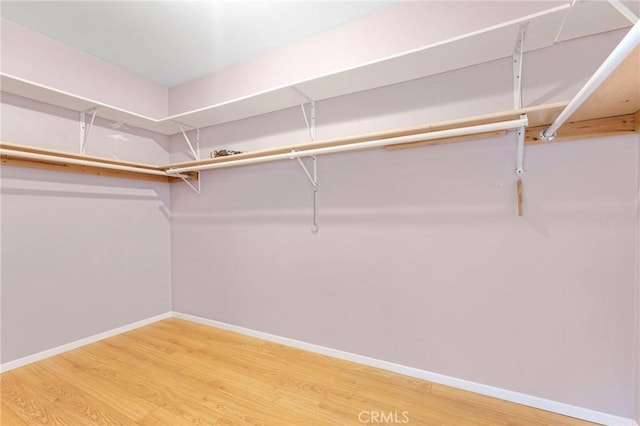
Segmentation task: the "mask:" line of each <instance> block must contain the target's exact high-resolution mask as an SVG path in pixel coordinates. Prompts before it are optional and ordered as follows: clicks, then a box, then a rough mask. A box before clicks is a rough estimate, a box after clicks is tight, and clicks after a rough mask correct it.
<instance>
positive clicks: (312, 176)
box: [292, 87, 319, 234]
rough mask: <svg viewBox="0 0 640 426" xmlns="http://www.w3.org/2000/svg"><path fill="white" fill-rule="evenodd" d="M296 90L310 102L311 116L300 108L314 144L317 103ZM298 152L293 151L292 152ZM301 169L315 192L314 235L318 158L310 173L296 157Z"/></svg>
mask: <svg viewBox="0 0 640 426" xmlns="http://www.w3.org/2000/svg"><path fill="white" fill-rule="evenodd" d="M294 89H295V90H296V91H297V92H298V93H299V94H300V95H302V96H304V97H305V98H306V99H307V100H308V101H309V115H308V116H307V110H306V109H305V106H304V104H300V108H301V109H302V116H303V117H304V123H305V124H306V126H307V131H308V132H309V137H310V138H311V141H312V142H315V140H316V102H315V101H314V100H312V99H310V98H309V97H308V96H307V95H305V94H304V93H302V92H301V91H300V90H299V89H298V88H295V87H294ZM295 151H296V150H295V149H293V150H292V152H295ZM296 160H298V163H299V164H300V167H302V170H304V172H305V174H306V175H307V178H309V182H311V188H312V191H313V222H312V224H311V232H313V233H314V234H317V233H318V229H319V228H318V163H317V160H316V156H315V155H312V156H311V161H312V165H313V170H312V172H309V169H308V168H307V166H306V165H305V164H304V162H303V161H302V159H301V158H300V157H296Z"/></svg>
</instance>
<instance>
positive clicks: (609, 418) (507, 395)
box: [173, 312, 638, 426]
mask: <svg viewBox="0 0 640 426" xmlns="http://www.w3.org/2000/svg"><path fill="white" fill-rule="evenodd" d="M173 317H174V318H180V319H183V320H187V321H192V322H196V323H199V324H204V325H208V326H211V327H216V328H220V329H223V330H228V331H233V332H236V333H240V334H244V335H247V336H252V337H257V338H259V339H263V340H267V341H270V342H274V343H280V344H283V345H287V346H292V347H294V348H298V349H303V350H306V351H310V352H315V353H319V354H322V355H328V356H331V357H334V358H339V359H344V360H347V361H352V362H355V363H358V364H363V365H368V366H371V367H376V368H380V369H383V370H388V371H393V372H395V373H399V374H404V375H406V376H411V377H416V378H419V379H423V380H427V381H430V382H434V383H439V384H442V385H446V386H451V387H454V388H458V389H464V390H467V391H471V392H475V393H478V394H482V395H487V396H491V397H494V398H499V399H503V400H506V401H511V402H515V403H517V404H522V405H527V406H529V407H534V408H538V409H541V410H546V411H551V412H554V413H558V414H563V415H565V416H570V417H575V418H578V419H582V420H587V421H591V422H595V423H600V424H604V425H609V426H638V424H637V423H636V422H635V421H634V420H632V419H627V418H624V417H619V416H615V415H612V414H607V413H602V412H599V411H594V410H590V409H587V408H582V407H576V406H574V405H569V404H565V403H562V402H556V401H551V400H548V399H544V398H539V397H537V396H532V395H527V394H523V393H520V392H514V391H510V390H506V389H501V388H496V387H493V386H488V385H483V384H480V383H475V382H470V381H468V380H464V379H458V378H455V377H450V376H445V375H443V374H438V373H433V372H430V371H425V370H420V369H418V368H413V367H407V366H405V365H400V364H395V363H393V362H388V361H382V360H379V359H375V358H370V357H367V356H362V355H357V354H353V353H350V352H345V351H341V350H338V349H332V348H327V347H325V346H320V345H315V344H313V343H307V342H301V341H299V340H294V339H289V338H287V337H281V336H276V335H273V334H269V333H264V332H262V331H257V330H252V329H249V328H244V327H239V326H236V325H232V324H227V323H224V322H220V321H215V320H210V319H207V318H201V317H197V316H194V315H188V314H183V313H180V312H173Z"/></svg>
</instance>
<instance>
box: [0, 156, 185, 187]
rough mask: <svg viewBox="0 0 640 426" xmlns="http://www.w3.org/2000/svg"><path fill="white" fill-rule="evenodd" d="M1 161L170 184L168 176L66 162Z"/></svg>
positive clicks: (8, 158)
mask: <svg viewBox="0 0 640 426" xmlns="http://www.w3.org/2000/svg"><path fill="white" fill-rule="evenodd" d="M0 161H1V163H2V165H3V166H15V167H27V168H32V169H44V170H52V171H56V172H66V173H76V174H84V175H96V176H105V177H117V178H125V179H136V180H146V181H153V182H170V178H169V177H168V176H159V175H148V174H145V173H136V172H128V171H121V170H113V169H105V168H101V167H93V166H79V165H76V164H68V163H65V162H64V161H62V160H61V161H60V162H52V161H42V160H26V159H23V158H15V157H12V156H11V155H10V154H2V155H0ZM171 179H175V178H171Z"/></svg>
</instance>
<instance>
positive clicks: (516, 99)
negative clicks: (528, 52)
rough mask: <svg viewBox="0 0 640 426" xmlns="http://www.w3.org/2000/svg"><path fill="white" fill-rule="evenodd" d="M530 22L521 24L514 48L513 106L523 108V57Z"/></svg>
mask: <svg viewBox="0 0 640 426" xmlns="http://www.w3.org/2000/svg"><path fill="white" fill-rule="evenodd" d="M528 28H529V22H525V23H523V24H522V25H520V30H519V31H518V38H517V40H516V45H515V47H514V48H513V107H514V108H515V109H520V108H522V57H523V55H524V36H525V34H526V33H527V29H528Z"/></svg>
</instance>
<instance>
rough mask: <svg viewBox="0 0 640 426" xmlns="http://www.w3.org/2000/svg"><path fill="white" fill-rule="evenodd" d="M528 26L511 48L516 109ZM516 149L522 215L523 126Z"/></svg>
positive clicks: (520, 90)
mask: <svg viewBox="0 0 640 426" xmlns="http://www.w3.org/2000/svg"><path fill="white" fill-rule="evenodd" d="M528 27H529V22H525V23H523V24H522V25H520V30H519V31H518V38H517V40H516V45H515V47H514V49H513V107H514V108H515V109H516V110H518V109H521V108H522V59H523V56H524V38H525V35H526V33H527V29H528ZM526 118H527V116H526V114H522V115H520V119H521V120H525V119H526ZM516 136H517V151H516V174H517V176H518V181H517V190H516V193H517V200H518V216H522V213H523V208H522V178H521V176H522V174H523V173H524V137H525V126H521V127H520V128H518V129H517V131H516Z"/></svg>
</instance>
